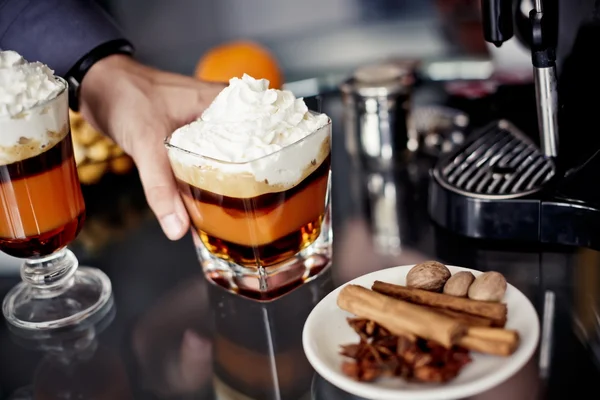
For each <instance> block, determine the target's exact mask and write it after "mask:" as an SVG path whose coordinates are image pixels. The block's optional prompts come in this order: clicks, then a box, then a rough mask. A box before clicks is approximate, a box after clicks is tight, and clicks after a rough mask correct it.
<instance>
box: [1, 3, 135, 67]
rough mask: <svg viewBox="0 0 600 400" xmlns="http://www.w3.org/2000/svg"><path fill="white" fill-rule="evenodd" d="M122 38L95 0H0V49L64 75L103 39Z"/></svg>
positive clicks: (105, 40) (101, 42) (104, 40)
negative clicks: (15, 53) (19, 54)
mask: <svg viewBox="0 0 600 400" xmlns="http://www.w3.org/2000/svg"><path fill="white" fill-rule="evenodd" d="M118 39H124V36H123V34H122V33H121V32H120V31H119V29H118V28H117V26H116V25H115V23H114V22H113V21H112V20H111V18H110V17H109V16H108V14H107V13H106V12H105V11H104V10H103V9H102V8H101V7H100V6H99V5H98V4H97V3H95V2H94V0H0V49H3V50H15V51H17V52H19V53H21V55H23V57H25V58H26V59H27V60H29V61H41V62H43V63H45V64H48V66H49V67H50V68H52V69H53V70H54V71H55V73H56V75H59V76H63V77H64V76H65V75H66V74H67V72H68V71H69V70H70V69H71V68H72V67H73V66H75V64H77V62H78V61H79V60H81V59H82V58H83V57H84V56H86V55H87V54H88V53H89V52H91V51H92V50H94V49H95V48H96V47H98V46H100V45H102V44H103V43H106V42H109V41H113V40H118Z"/></svg>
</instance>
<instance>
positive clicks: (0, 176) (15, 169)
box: [0, 131, 73, 183]
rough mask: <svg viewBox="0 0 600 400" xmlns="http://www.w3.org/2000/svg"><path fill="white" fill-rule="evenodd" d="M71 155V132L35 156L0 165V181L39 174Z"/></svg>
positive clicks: (58, 164)
mask: <svg viewBox="0 0 600 400" xmlns="http://www.w3.org/2000/svg"><path fill="white" fill-rule="evenodd" d="M72 156H73V143H72V142H71V132H70V131H69V133H68V134H67V136H65V137H64V138H63V139H62V140H61V141H60V142H58V143H56V144H55V145H54V146H52V147H51V148H49V149H48V150H46V151H44V152H43V153H42V154H39V155H37V156H35V157H31V158H26V159H25V160H22V161H17V162H15V163H12V164H7V165H2V166H0V183H3V182H8V181H14V180H16V179H22V178H27V177H30V176H33V175H38V174H41V173H43V172H45V171H48V170H50V169H52V168H55V167H58V166H60V165H61V164H62V163H63V161H64V160H66V159H68V158H69V157H72Z"/></svg>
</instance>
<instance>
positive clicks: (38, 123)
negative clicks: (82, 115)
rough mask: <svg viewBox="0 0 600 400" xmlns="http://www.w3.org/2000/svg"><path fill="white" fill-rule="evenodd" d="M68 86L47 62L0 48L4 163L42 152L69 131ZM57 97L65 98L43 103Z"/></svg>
mask: <svg viewBox="0 0 600 400" xmlns="http://www.w3.org/2000/svg"><path fill="white" fill-rule="evenodd" d="M65 89H66V87H65V84H64V81H61V80H58V79H57V78H56V77H55V76H54V72H53V71H52V70H51V69H50V68H48V67H47V66H46V65H44V64H42V63H39V62H28V61H26V60H25V59H24V58H23V57H22V56H21V55H20V54H19V53H17V52H14V51H10V50H8V51H0V164H1V165H5V164H9V163H13V162H16V161H21V160H23V159H25V158H29V157H33V156H36V155H38V154H41V153H42V152H43V151H44V150H45V149H47V148H49V147H50V146H52V145H54V144H55V143H57V142H58V141H60V140H61V139H62V138H63V137H64V136H65V135H66V134H67V133H68V116H69V114H68V110H69V108H68V107H69V106H68V101H67V96H68V94H67V92H66V90H65ZM57 96H63V97H64V99H60V100H58V101H54V102H51V103H48V104H47V105H46V106H41V105H42V104H44V103H46V102H48V101H50V100H52V99H55V98H57ZM37 106H40V107H37Z"/></svg>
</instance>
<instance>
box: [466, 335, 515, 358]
mask: <svg viewBox="0 0 600 400" xmlns="http://www.w3.org/2000/svg"><path fill="white" fill-rule="evenodd" d="M458 344H459V346H462V347H464V348H465V349H468V350H472V351H477V352H479V353H484V354H490V355H493V356H501V357H507V356H510V355H511V354H513V353H514V352H515V350H516V349H517V346H516V345H515V344H512V343H508V342H499V341H494V340H487V339H482V338H478V337H473V336H465V337H463V338H461V339H460V341H459V342H458Z"/></svg>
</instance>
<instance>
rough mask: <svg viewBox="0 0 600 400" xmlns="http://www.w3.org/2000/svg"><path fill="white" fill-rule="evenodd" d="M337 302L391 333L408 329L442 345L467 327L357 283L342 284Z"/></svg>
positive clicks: (403, 332) (402, 332)
mask: <svg viewBox="0 0 600 400" xmlns="http://www.w3.org/2000/svg"><path fill="white" fill-rule="evenodd" d="M337 304H338V306H339V307H340V308H341V309H343V310H346V311H348V312H350V313H352V314H355V315H357V316H359V317H361V318H366V319H370V320H372V321H375V322H377V323H378V324H379V325H381V326H383V327H384V328H385V329H387V330H388V331H390V332H391V333H393V334H394V335H399V336H402V335H404V334H405V332H409V333H412V334H414V335H416V336H419V337H422V338H425V339H429V340H434V341H436V342H438V343H440V344H441V345H442V346H444V347H446V348H450V347H451V346H452V345H454V344H456V343H458V341H459V340H460V338H461V337H462V336H464V334H465V333H466V329H467V327H466V326H465V325H464V324H462V323H460V322H459V321H456V320H454V319H452V318H449V317H447V316H445V315H441V314H438V313H435V312H432V311H429V310H427V309H425V308H423V307H420V306H417V305H414V304H410V303H407V302H405V301H402V300H397V299H394V298H392V297H389V296H385V295H382V294H380V293H377V292H374V291H372V290H369V289H367V288H364V287H362V286H357V285H347V286H345V287H344V288H343V289H342V290H341V292H340V294H339V295H338V299H337Z"/></svg>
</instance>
